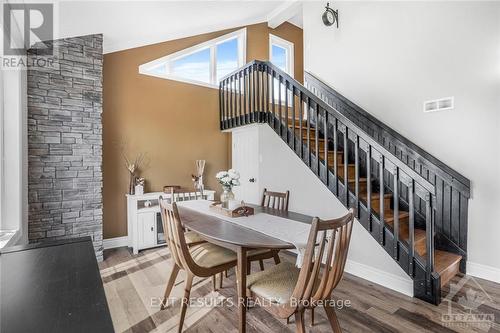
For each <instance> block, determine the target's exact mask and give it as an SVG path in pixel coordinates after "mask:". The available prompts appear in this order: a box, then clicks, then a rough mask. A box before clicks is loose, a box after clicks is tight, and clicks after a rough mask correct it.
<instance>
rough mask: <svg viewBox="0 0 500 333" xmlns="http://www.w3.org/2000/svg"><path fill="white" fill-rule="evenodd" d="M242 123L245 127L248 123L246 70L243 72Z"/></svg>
mask: <svg viewBox="0 0 500 333" xmlns="http://www.w3.org/2000/svg"><path fill="white" fill-rule="evenodd" d="M243 75H244V76H243V123H244V124H245V125H246V124H247V123H248V120H249V119H248V112H247V111H248V110H247V103H248V83H247V79H248V77H249V76H248V75H247V68H245V70H244V71H243Z"/></svg>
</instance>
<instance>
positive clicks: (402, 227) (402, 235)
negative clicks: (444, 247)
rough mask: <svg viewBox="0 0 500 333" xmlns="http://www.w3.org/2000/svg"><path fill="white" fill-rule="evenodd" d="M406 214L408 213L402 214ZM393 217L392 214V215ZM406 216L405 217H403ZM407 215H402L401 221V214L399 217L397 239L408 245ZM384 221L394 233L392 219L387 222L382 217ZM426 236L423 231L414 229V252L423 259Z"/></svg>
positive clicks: (425, 251)
mask: <svg viewBox="0 0 500 333" xmlns="http://www.w3.org/2000/svg"><path fill="white" fill-rule="evenodd" d="M391 212H392V211H391ZM404 213H408V212H404ZM392 215H393V216H394V213H393V214H392ZM405 216H406V217H405ZM408 216H409V215H406V214H403V219H401V212H400V217H399V239H401V240H404V241H405V242H406V243H407V244H410V228H409V222H410V221H409V219H408ZM384 221H385V223H386V224H388V225H389V226H390V227H391V228H392V230H393V231H394V217H392V218H391V219H389V220H386V219H385V217H384ZM426 239H427V236H426V233H425V230H422V229H416V228H415V231H414V243H413V244H414V246H415V252H417V253H418V254H419V255H420V256H421V257H425V254H426V253H427V249H426V247H425V246H426V245H425V242H426Z"/></svg>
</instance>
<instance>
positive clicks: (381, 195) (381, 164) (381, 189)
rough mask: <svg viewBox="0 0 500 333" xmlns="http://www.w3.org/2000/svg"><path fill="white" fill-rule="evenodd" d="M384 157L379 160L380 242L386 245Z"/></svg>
mask: <svg viewBox="0 0 500 333" xmlns="http://www.w3.org/2000/svg"><path fill="white" fill-rule="evenodd" d="M384 170H385V169H384V155H380V159H379V181H380V183H379V186H380V187H379V203H380V206H379V207H380V212H379V213H380V230H379V232H380V233H379V242H380V244H382V245H384V230H385V225H384V210H385V208H384V200H383V198H384Z"/></svg>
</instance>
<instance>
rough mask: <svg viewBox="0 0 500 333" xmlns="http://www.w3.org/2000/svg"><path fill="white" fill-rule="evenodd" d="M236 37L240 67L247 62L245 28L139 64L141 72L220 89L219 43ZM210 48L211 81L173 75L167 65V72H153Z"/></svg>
mask: <svg viewBox="0 0 500 333" xmlns="http://www.w3.org/2000/svg"><path fill="white" fill-rule="evenodd" d="M234 38H236V39H237V40H238V68H239V67H242V66H243V65H245V63H246V54H247V29H246V28H243V29H240V30H236V31H233V32H231V33H228V34H225V35H223V36H220V37H217V38H214V39H211V40H208V41H206V42H203V43H200V44H197V45H194V46H191V47H188V48H186V49H183V50H180V51H177V52H175V53H172V54H169V55H166V56H164V57H161V58H159V59H156V60H153V61H150V62H148V63H145V64H142V65H140V66H139V74H143V75H149V76H154V77H158V78H161V79H167V80H175V81H180V82H184V83H190V84H195V85H199V86H203V87H208V88H214V89H219V82H216V80H217V45H219V44H222V43H224V42H227V41H229V40H231V39H234ZM205 49H209V50H210V80H211V82H210V83H206V82H201V81H196V80H191V79H187V78H184V77H179V76H177V75H173V74H171V73H169V72H170V69H169V68H168V66H167V74H159V73H153V72H152V70H154V68H155V67H158V66H163V65H168V64H170V63H171V62H172V61H175V60H177V59H179V58H182V57H185V56H188V55H191V54H193V53H196V52H199V51H202V50H205Z"/></svg>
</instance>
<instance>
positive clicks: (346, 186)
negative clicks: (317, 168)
mask: <svg viewBox="0 0 500 333" xmlns="http://www.w3.org/2000/svg"><path fill="white" fill-rule="evenodd" d="M347 132H348V129H347V126H344V195H345V205H346V207H349V173H348V170H347V169H348V165H349V151H348V150H349V149H348V146H347V142H348V133H347Z"/></svg>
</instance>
